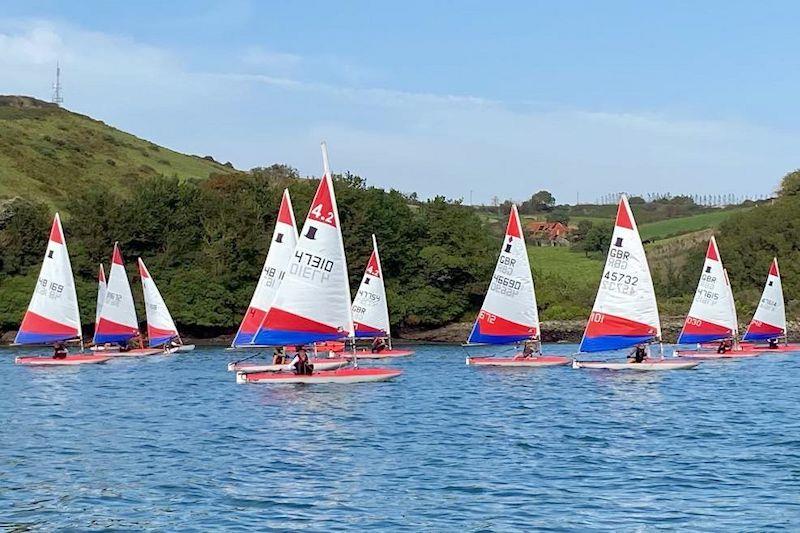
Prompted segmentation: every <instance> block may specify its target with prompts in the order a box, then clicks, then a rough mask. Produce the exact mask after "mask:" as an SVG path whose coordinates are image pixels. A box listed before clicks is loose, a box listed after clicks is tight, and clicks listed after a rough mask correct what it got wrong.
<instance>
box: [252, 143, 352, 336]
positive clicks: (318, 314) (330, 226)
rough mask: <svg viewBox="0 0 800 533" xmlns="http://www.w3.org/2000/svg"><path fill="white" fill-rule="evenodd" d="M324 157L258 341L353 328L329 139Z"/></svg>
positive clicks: (339, 333)
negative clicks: (331, 170) (329, 161)
mask: <svg viewBox="0 0 800 533" xmlns="http://www.w3.org/2000/svg"><path fill="white" fill-rule="evenodd" d="M322 157H323V163H324V168H325V174H324V175H323V176H322V179H321V180H320V182H319V187H318V188H317V192H316V194H315V195H314V199H313V200H312V201H311V208H310V210H309V212H308V216H307V217H306V221H305V224H303V230H302V232H301V233H300V237H299V239H298V241H297V246H296V247H295V249H294V253H293V254H292V257H291V258H290V260H289V265H288V267H287V269H286V275H285V276H284V278H283V282H282V283H281V285H280V287H278V292H277V294H276V295H275V299H274V300H273V302H272V306H271V307H270V309H269V310H268V311H267V314H266V316H265V317H264V322H263V323H262V325H261V328H260V329H259V332H258V334H257V335H256V339H255V343H256V344H259V345H273V346H275V345H280V346H283V345H287V344H307V343H311V342H317V341H326V340H334V339H341V338H345V337H349V336H352V334H353V316H352V309H351V302H350V282H349V280H348V277H347V260H346V257H345V254H344V242H343V241H342V231H341V224H340V222H339V211H338V209H337V206H336V196H335V194H334V190H333V180H332V178H331V172H330V168H329V165H328V152H327V148H326V146H325V143H322Z"/></svg>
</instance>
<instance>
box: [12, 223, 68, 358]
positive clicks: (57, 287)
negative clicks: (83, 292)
mask: <svg viewBox="0 0 800 533" xmlns="http://www.w3.org/2000/svg"><path fill="white" fill-rule="evenodd" d="M81 336H82V331H81V317H80V312H79V310H78V297H77V294H76V293H75V280H74V279H73V277H72V265H71V264H70V261H69V253H68V252H67V241H66V240H65V239H64V230H63V228H62V227H61V217H59V216H58V213H56V215H55V217H54V218H53V225H52V226H51V228H50V239H49V240H48V242H47V250H46V251H45V255H44V260H43V261H42V268H41V269H40V270H39V278H38V279H37V281H36V288H35V289H34V291H33V296H31V301H30V304H28V310H27V311H26V312H25V316H24V318H23V319H22V324H20V327H19V331H18V332H17V336H16V339H15V340H14V343H15V344H51V343H55V342H59V341H63V340H69V339H76V338H78V339H80V338H81Z"/></svg>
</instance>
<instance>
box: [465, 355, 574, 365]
mask: <svg viewBox="0 0 800 533" xmlns="http://www.w3.org/2000/svg"><path fill="white" fill-rule="evenodd" d="M570 361H571V359H569V358H567V357H558V356H550V355H542V356H539V357H527V358H514V357H467V365H469V366H503V367H517V368H519V367H527V368H531V367H539V366H558V365H566V364H568V363H569V362H570Z"/></svg>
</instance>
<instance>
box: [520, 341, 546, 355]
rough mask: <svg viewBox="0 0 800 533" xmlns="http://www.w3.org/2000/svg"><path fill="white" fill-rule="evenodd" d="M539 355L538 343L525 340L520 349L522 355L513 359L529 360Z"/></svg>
mask: <svg viewBox="0 0 800 533" xmlns="http://www.w3.org/2000/svg"><path fill="white" fill-rule="evenodd" d="M539 353H541V348H540V346H539V342H538V341H533V340H527V341H525V344H524V345H523V347H522V353H521V354H517V355H515V356H514V359H530V358H532V357H536V356H537V355H539Z"/></svg>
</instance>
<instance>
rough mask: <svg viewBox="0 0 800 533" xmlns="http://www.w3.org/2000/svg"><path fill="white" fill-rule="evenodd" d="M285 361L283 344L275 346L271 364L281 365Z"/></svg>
mask: <svg viewBox="0 0 800 533" xmlns="http://www.w3.org/2000/svg"><path fill="white" fill-rule="evenodd" d="M285 363H286V352H285V350H284V348H283V346H276V347H275V350H273V352H272V364H273V365H282V364H285Z"/></svg>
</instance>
